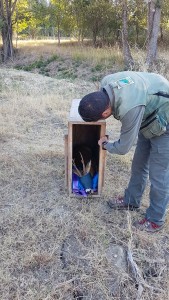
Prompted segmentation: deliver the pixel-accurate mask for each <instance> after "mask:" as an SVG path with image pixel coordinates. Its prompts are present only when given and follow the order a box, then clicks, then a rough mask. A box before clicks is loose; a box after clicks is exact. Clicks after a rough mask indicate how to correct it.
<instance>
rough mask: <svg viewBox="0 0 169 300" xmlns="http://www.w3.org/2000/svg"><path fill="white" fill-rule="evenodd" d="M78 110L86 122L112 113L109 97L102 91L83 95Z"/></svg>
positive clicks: (106, 116) (103, 117)
mask: <svg viewBox="0 0 169 300" xmlns="http://www.w3.org/2000/svg"><path fill="white" fill-rule="evenodd" d="M78 111H79V114H80V116H81V117H82V119H83V120H84V121H86V122H95V121H98V120H100V119H107V118H108V117H109V116H110V115H111V114H112V109H111V105H110V100H109V97H108V95H107V94H106V93H104V92H103V91H99V92H94V93H90V94H87V95H86V96H84V97H83V98H82V100H81V101H80V103H79V108H78Z"/></svg>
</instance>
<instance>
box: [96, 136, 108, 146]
mask: <svg viewBox="0 0 169 300" xmlns="http://www.w3.org/2000/svg"><path fill="white" fill-rule="evenodd" d="M103 142H108V137H107V136H103V137H102V138H101V139H100V140H98V145H99V146H100V147H102V144H103Z"/></svg>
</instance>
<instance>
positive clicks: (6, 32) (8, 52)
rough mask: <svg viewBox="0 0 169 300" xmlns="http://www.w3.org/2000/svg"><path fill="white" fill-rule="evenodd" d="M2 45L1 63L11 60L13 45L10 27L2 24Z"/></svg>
mask: <svg viewBox="0 0 169 300" xmlns="http://www.w3.org/2000/svg"><path fill="white" fill-rule="evenodd" d="M2 43H3V53H2V55H3V57H2V59H3V61H4V62H6V61H7V59H8V58H11V59H13V54H14V50H13V44H12V26H9V25H8V24H6V22H4V24H3V27H2Z"/></svg>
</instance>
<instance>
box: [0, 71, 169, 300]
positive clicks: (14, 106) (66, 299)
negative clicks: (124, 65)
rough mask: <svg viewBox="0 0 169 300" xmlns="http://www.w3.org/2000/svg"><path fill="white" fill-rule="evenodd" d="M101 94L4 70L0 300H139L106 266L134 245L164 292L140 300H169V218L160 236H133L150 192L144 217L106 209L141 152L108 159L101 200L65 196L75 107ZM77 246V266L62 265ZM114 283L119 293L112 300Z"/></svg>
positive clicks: (80, 84)
mask: <svg viewBox="0 0 169 300" xmlns="http://www.w3.org/2000/svg"><path fill="white" fill-rule="evenodd" d="M95 89H96V87H95V85H94V84H93V83H91V82H87V81H83V80H78V79H77V80H74V81H73V82H72V81H69V80H63V79H62V80H58V79H52V78H48V77H44V76H41V75H37V74H31V73H26V72H22V71H15V70H12V69H1V73H0V90H1V95H0V112H1V118H0V147H1V151H0V164H1V168H0V170H1V174H0V185H1V186H0V188H1V199H0V210H1V223H0V235H1V244H0V253H1V258H0V295H1V297H0V298H1V300H54V299H58V300H73V299H78V300H80V299H87V300H89V299H93V300H108V299H118V300H122V299H125V300H127V299H130V300H135V299H136V298H137V293H138V290H137V286H136V285H135V280H134V278H133V276H132V274H131V272H124V271H122V270H121V271H118V274H117V270H115V269H113V268H112V265H111V263H110V261H109V260H108V258H107V256H106V253H107V252H106V251H107V249H108V248H109V247H110V246H111V245H121V246H122V247H124V249H127V246H128V244H130V245H131V247H132V252H133V257H134V260H135V262H136V263H137V265H138V267H139V268H140V269H141V271H142V272H143V274H144V276H145V281H146V283H147V284H148V285H149V286H150V287H156V288H158V289H159V290H158V291H155V290H153V289H151V288H148V287H145V288H144V291H143V294H142V299H144V300H149V299H151V300H159V299H163V300H167V299H168V296H169V289H168V278H169V277H168V263H169V247H168V245H169V218H168V216H167V222H166V226H165V228H164V229H163V230H162V231H161V232H159V233H158V234H156V235H153V236H150V235H149V234H146V233H144V234H143V233H136V232H133V230H132V228H131V226H130V222H132V221H133V220H135V219H136V218H138V217H141V216H142V214H143V213H144V211H145V209H146V207H147V206H148V188H147V190H146V192H145V194H144V198H143V205H142V208H141V211H140V212H139V213H136V212H131V213H129V212H118V211H114V212H112V211H111V210H109V209H108V207H107V205H106V200H108V199H109V198H111V197H113V196H116V195H122V194H123V192H124V189H125V187H126V186H127V183H128V180H129V174H130V165H131V159H132V154H133V150H134V147H133V149H132V151H131V152H130V153H129V154H127V155H126V156H112V155H109V154H108V155H107V165H106V176H105V186H104V191H103V196H102V197H101V198H99V199H97V198H90V199H87V200H86V199H81V198H80V199H79V198H75V197H73V198H69V197H68V195H67V192H66V190H65V188H64V141H63V137H64V134H65V133H66V132H67V120H68V114H69V110H70V106H71V101H72V99H74V98H80V97H81V96H82V95H84V94H86V93H88V92H90V91H93V90H95ZM119 129H120V128H119V123H118V122H116V121H115V120H113V118H110V119H109V120H108V122H107V133H108V134H109V135H110V136H111V137H112V138H116V137H118V134H119ZM71 242H72V243H74V245H75V249H74V250H75V251H74V256H72V257H69V258H66V259H63V257H62V256H61V253H62V250H63V247H65V245H66V243H68V244H70V245H71ZM153 272H154V273H153ZM117 278H118V280H119V290H118V291H117V293H116V295H115V296H112V294H111V287H112V285H113V282H114V281H115V280H117Z"/></svg>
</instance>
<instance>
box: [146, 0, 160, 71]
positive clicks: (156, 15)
mask: <svg viewBox="0 0 169 300" xmlns="http://www.w3.org/2000/svg"><path fill="white" fill-rule="evenodd" d="M161 5H162V1H160V0H156V1H154V0H151V1H150V2H148V32H147V34H148V36H147V57H146V64H147V65H148V66H150V65H152V64H153V63H154V62H155V61H156V58H157V41H158V33H159V29H160V19H161Z"/></svg>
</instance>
